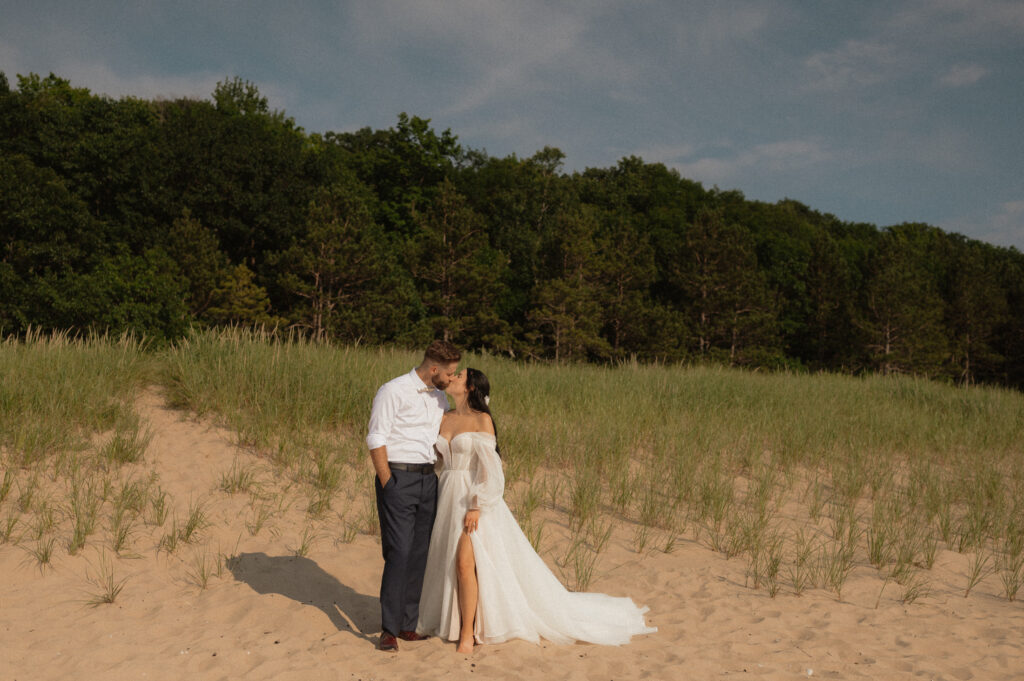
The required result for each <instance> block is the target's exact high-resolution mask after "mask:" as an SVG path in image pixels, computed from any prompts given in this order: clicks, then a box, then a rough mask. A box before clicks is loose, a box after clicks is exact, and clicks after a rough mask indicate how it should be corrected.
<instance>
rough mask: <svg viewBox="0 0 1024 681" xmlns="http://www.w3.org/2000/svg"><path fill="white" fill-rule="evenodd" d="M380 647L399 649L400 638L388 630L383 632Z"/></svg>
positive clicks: (389, 650)
mask: <svg viewBox="0 0 1024 681" xmlns="http://www.w3.org/2000/svg"><path fill="white" fill-rule="evenodd" d="M380 649H381V650H386V651H388V652H397V651H398V639H397V638H395V637H394V636H393V635H391V634H389V633H388V632H386V631H384V632H381V635H380Z"/></svg>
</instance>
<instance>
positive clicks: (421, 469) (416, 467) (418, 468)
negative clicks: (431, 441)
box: [388, 463, 434, 475]
mask: <svg viewBox="0 0 1024 681" xmlns="http://www.w3.org/2000/svg"><path fill="white" fill-rule="evenodd" d="M388 468H390V469H391V470H393V471H405V472H406V473H423V474H424V475H426V474H427V473H433V472H434V464H432V463H388Z"/></svg>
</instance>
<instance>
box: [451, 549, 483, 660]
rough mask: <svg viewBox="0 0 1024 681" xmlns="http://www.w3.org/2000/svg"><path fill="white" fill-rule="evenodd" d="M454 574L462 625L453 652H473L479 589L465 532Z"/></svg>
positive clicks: (474, 558) (474, 563)
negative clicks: (457, 584) (457, 586)
mask: <svg viewBox="0 0 1024 681" xmlns="http://www.w3.org/2000/svg"><path fill="white" fill-rule="evenodd" d="M455 572H456V574H457V575H458V579H459V614H460V616H461V618H462V624H461V626H460V627H459V646H458V648H456V649H455V650H456V651H457V652H460V653H471V652H473V620H474V619H475V618H476V602H477V598H478V596H479V589H478V587H477V581H476V557H475V556H474V555H473V542H472V541H471V540H470V538H469V535H468V534H466V533H465V532H463V533H462V536H460V537H459V545H458V546H457V547H456V549H455Z"/></svg>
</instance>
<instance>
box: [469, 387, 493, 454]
mask: <svg viewBox="0 0 1024 681" xmlns="http://www.w3.org/2000/svg"><path fill="white" fill-rule="evenodd" d="M466 391H467V392H466V401H467V403H468V404H469V408H470V409H472V410H473V411H482V412H483V413H485V414H487V415H488V416H490V417H491V425H494V415H493V414H491V408H490V407H489V406H488V405H487V400H488V398H489V397H490V396H491V382H490V381H488V380H487V376H485V375H484V372H482V371H480V370H479V369H471V368H469V367H466ZM494 436H495V438H497V436H498V426H496V425H494ZM495 449H496V450H497V452H498V455H499V456H500V455H501V449H500V448H499V447H497V446H495Z"/></svg>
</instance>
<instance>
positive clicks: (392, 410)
mask: <svg viewBox="0 0 1024 681" xmlns="http://www.w3.org/2000/svg"><path fill="white" fill-rule="evenodd" d="M398 406H399V405H398V395H397V394H396V393H395V391H394V390H393V389H391V386H390V385H387V384H385V385H382V386H381V387H380V389H379V390H378V391H377V394H376V395H375V396H374V398H373V408H372V409H371V410H370V428H369V432H368V433H367V435H366V446H367V447H369V448H370V449H377V448H378V447H383V446H385V445H387V443H388V435H389V434H390V433H391V429H392V428H393V427H394V425H395V418H396V416H397V414H398Z"/></svg>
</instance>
